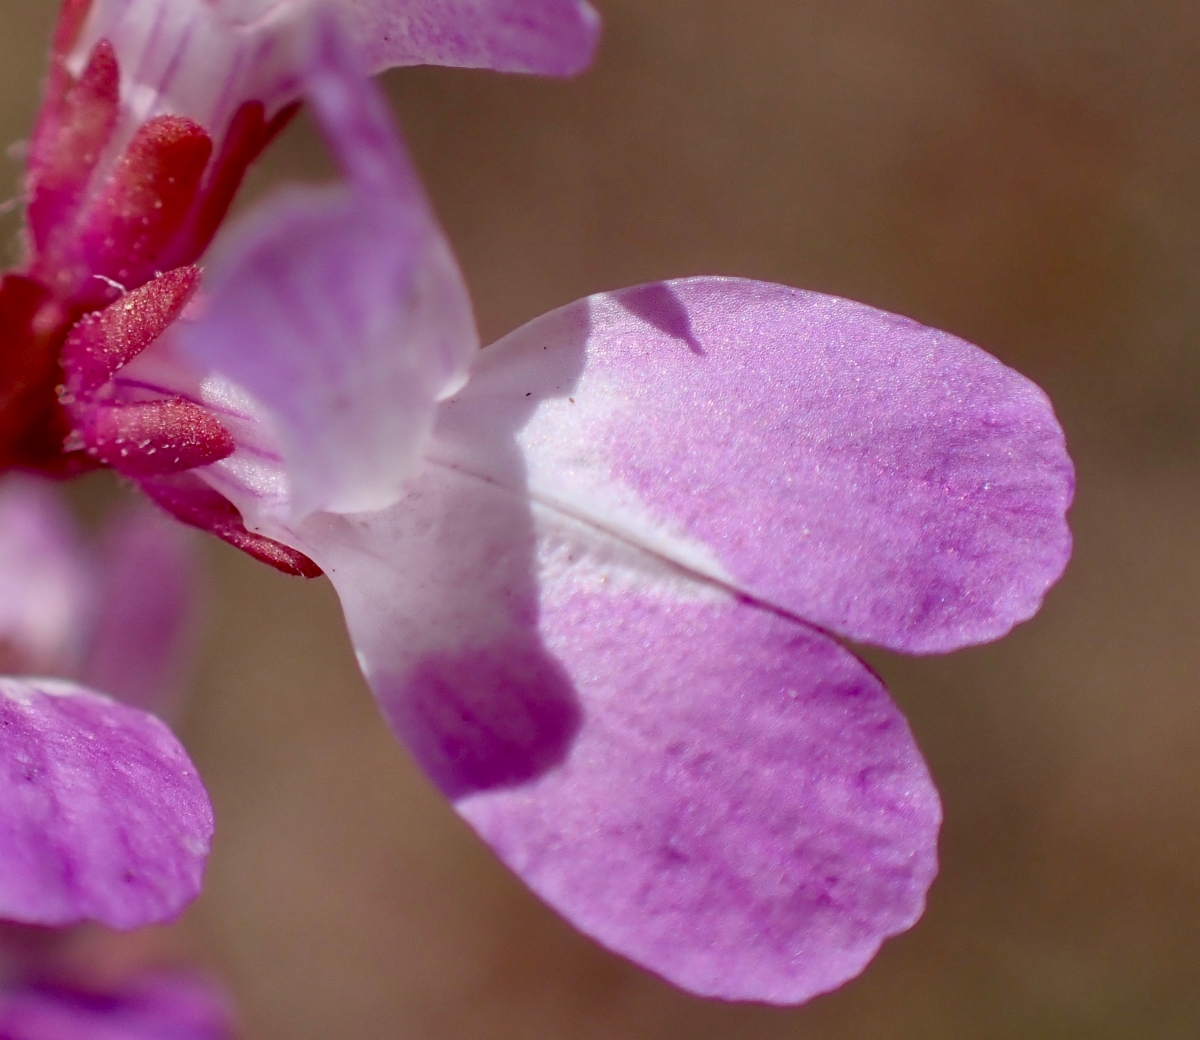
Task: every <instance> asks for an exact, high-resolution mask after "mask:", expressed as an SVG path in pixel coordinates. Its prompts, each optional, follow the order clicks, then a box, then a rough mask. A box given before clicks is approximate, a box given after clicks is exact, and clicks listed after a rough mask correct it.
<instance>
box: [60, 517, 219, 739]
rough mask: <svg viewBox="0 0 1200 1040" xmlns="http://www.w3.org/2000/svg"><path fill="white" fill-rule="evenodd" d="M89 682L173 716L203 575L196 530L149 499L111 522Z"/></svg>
mask: <svg viewBox="0 0 1200 1040" xmlns="http://www.w3.org/2000/svg"><path fill="white" fill-rule="evenodd" d="M105 543H106V544H105V553H104V571H103V578H102V583H101V597H100V600H101V603H102V605H103V609H101V610H100V611H99V614H98V617H97V618H96V624H95V626H94V628H93V632H92V639H91V644H90V646H89V648H88V654H87V657H86V659H85V662H84V666H83V668H82V670H81V673H80V674H81V677H82V680H83V682H84V683H85V685H87V686H90V687H92V688H93V689H97V690H103V691H104V692H105V693H106V694H109V695H110V696H112V697H116V698H117V699H118V700H121V701H124V702H125V703H126V704H132V705H133V706H134V707H137V708H141V709H142V710H143V711H150V712H154V713H155V714H156V715H158V716H160V717H162V718H166V719H171V718H173V717H174V715H175V708H176V706H177V700H178V695H179V686H180V680H181V679H182V673H183V671H184V669H185V666H186V664H187V659H188V657H189V651H190V650H191V649H192V638H191V637H192V634H193V633H192V623H193V621H194V614H195V604H194V602H193V596H194V587H195V583H196V581H197V578H198V575H197V574H196V565H195V559H194V554H193V542H192V539H191V535H190V532H189V531H187V530H186V529H185V528H183V527H181V526H180V525H179V524H176V523H172V522H170V521H169V520H167V518H166V517H164V516H163V515H162V514H161V513H159V511H158V510H156V509H153V508H151V507H150V506H148V505H146V504H144V503H137V504H133V505H130V506H128V507H127V508H125V509H123V510H121V511H120V512H119V513H117V514H116V515H114V516H113V517H112V518H111V519H110V520H109V523H108V532H107V537H106V539H105Z"/></svg>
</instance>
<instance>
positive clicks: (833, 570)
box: [438, 278, 1074, 653]
mask: <svg viewBox="0 0 1200 1040" xmlns="http://www.w3.org/2000/svg"><path fill="white" fill-rule="evenodd" d="M531 408H533V412H532V415H531V417H530V418H528V419H522V420H521V421H520V423H519V432H518V433H517V437H518V440H519V442H520V445H521V448H522V456H521V463H522V465H521V470H520V472H514V471H512V469H511V461H512V459H511V456H509V455H507V454H505V453H503V452H498V453H493V457H488V456H487V455H486V454H485V452H484V451H483V450H482V449H481V446H483V445H487V444H489V443H495V442H496V438H497V436H498V435H501V434H502V433H503V432H504V431H508V430H512V429H516V428H517V427H518V423H517V420H516V419H515V416H516V415H517V414H518V413H521V414H524V413H527V412H528V411H529V410H530V409H531ZM438 443H439V444H440V445H442V447H441V448H440V449H439V450H442V451H443V452H445V453H446V454H445V458H446V459H448V460H449V461H451V462H455V463H456V464H459V465H461V466H463V467H465V468H467V469H469V470H470V471H471V472H473V473H475V474H476V475H477V476H479V477H481V478H483V479H486V480H494V481H498V482H499V483H501V484H505V485H507V486H509V487H513V488H522V489H523V488H524V487H525V484H526V482H527V484H528V493H529V494H531V495H532V496H533V498H534V499H535V500H538V501H544V502H547V503H552V504H554V505H555V506H556V507H557V508H559V509H562V510H564V511H567V512H570V513H573V514H576V515H579V516H583V517H587V518H589V519H590V520H591V521H592V522H594V523H596V524H598V525H599V526H601V527H605V528H607V529H610V530H613V531H618V532H620V533H621V535H622V537H625V538H627V539H630V540H632V541H634V542H637V543H639V544H642V545H645V546H647V547H649V548H651V549H652V550H653V551H655V552H659V553H662V554H664V555H666V556H667V557H669V558H671V559H673V560H674V561H675V562H677V563H679V564H680V565H682V566H685V567H688V568H692V569H695V570H697V571H698V572H699V573H702V574H704V575H706V576H708V577H710V578H713V579H714V580H717V581H721V582H723V583H726V584H727V585H728V586H729V587H731V588H732V589H734V590H736V591H741V592H744V593H748V594H750V595H752V596H754V597H756V598H760V599H763V600H765V601H767V602H770V603H772V604H774V605H775V606H776V607H778V608H780V609H783V610H786V611H788V612H790V613H794V614H796V615H798V616H799V617H801V618H804V619H805V620H807V621H810V622H812V623H813V624H816V625H819V626H821V627H823V628H827V629H830V630H832V631H834V632H837V633H839V634H841V635H844V636H848V637H849V638H851V639H856V640H861V641H863V642H868V643H877V644H879V645H882V646H886V647H889V648H891V649H895V650H901V651H905V652H909V653H933V652H942V651H947V650H953V649H955V648H956V647H960V646H964V645H968V644H972V643H979V642H984V641H987V640H990V639H996V638H998V637H999V636H1001V635H1003V634H1004V633H1005V632H1007V631H1008V630H1009V629H1010V628H1011V627H1012V626H1013V625H1014V624H1015V623H1017V622H1019V621H1023V620H1025V619H1026V618H1028V617H1030V616H1032V615H1033V614H1034V613H1035V612H1036V611H1037V609H1038V607H1039V606H1040V605H1041V602H1042V598H1043V596H1044V595H1045V593H1046V590H1047V589H1048V588H1049V587H1050V586H1051V585H1052V584H1053V583H1054V582H1055V581H1056V580H1057V579H1058V577H1059V576H1060V574H1061V573H1062V570H1063V568H1064V566H1065V565H1066V562H1067V559H1068V557H1069V556H1070V549H1071V536H1070V531H1069V529H1068V528H1067V525H1066V519H1065V514H1066V510H1067V507H1068V506H1069V504H1070V501H1071V496H1072V492H1073V487H1074V478H1073V469H1072V466H1071V461H1070V459H1069V458H1068V456H1067V454H1066V449H1065V446H1064V442H1063V434H1062V430H1061V429H1060V428H1059V425H1058V423H1057V422H1056V421H1055V418H1054V413H1053V410H1052V409H1051V406H1050V402H1049V401H1048V400H1047V398H1046V395H1045V394H1044V393H1042V391H1041V390H1040V389H1038V387H1037V386H1035V385H1034V384H1033V383H1031V382H1030V381H1029V380H1027V379H1025V378H1024V377H1023V376H1021V375H1019V374H1018V373H1016V372H1014V371H1012V370H1011V369H1009V368H1006V367H1005V366H1004V365H1002V364H1001V363H1000V362H999V361H997V360H996V359H995V358H993V357H991V356H990V355H988V354H986V353H984V352H983V351H982V350H980V349H979V348H977V347H974V346H971V345H970V344H969V343H965V342H964V341H962V340H960V339H957V338H956V337H954V336H951V335H949V334H947V333H944V332H939V331H937V330H935V329H929V328H926V327H924V326H921V325H918V324H916V323H915V322H912V321H909V320H908V319H905V318H900V317H896V316H895V315H892V314H886V313H884V312H882V311H878V310H875V309H874V308H872V307H867V306H865V305H863V304H859V303H852V302H850V301H848V300H842V299H837V298H835V297H830V296H823V295H821V294H818V293H810V292H804V291H802V290H799V289H790V288H786V287H784V286H778V285H769V284H766V283H762V282H750V281H742V280H738V279H724V278H696V279H689V280H683V281H678V282H665V283H659V284H655V285H648V286H641V287H637V288H634V289H627V290H623V291H621V292H618V293H606V294H602V295H599V296H594V297H591V298H589V299H587V300H582V301H579V302H578V303H575V304H571V305H570V306H568V307H565V308H563V309H561V310H559V311H555V312H553V313H551V314H548V315H544V316H543V317H541V318H538V319H536V320H535V321H533V322H531V323H530V324H529V325H526V326H525V327H524V328H522V329H518V330H517V331H516V332H514V333H512V334H510V335H509V336H507V337H505V339H504V340H502V341H501V342H500V343H497V344H496V345H495V346H493V347H490V348H488V350H486V351H485V352H484V353H483V355H482V357H481V358H480V362H479V364H478V365H477V366H476V369H475V371H474V372H473V373H472V376H471V381H470V383H469V384H468V386H467V387H466V389H465V390H464V391H463V393H462V394H460V395H459V397H458V399H457V400H456V401H455V402H453V407H451V408H449V409H446V410H445V420H444V422H443V426H442V428H441V429H440V430H439V439H438ZM447 446H449V447H447ZM526 469H527V473H526Z"/></svg>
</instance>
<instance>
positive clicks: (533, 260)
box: [0, 0, 1200, 1040]
mask: <svg viewBox="0 0 1200 1040" xmlns="http://www.w3.org/2000/svg"><path fill="white" fill-rule="evenodd" d="M598 6H599V7H600V8H601V10H602V13H603V15H604V18H605V24H606V36H605V40H604V44H603V48H602V50H601V52H600V57H599V61H598V62H597V64H596V67H595V68H594V70H593V71H592V72H590V73H589V74H587V75H586V76H584V77H582V78H581V79H579V80H576V81H574V82H570V83H562V82H552V81H537V80H531V79H519V78H503V77H499V76H495V75H490V74H486V73H479V72H463V71H454V70H440V69H411V70H401V71H397V72H393V73H391V74H389V75H388V76H386V77H385V83H386V86H387V89H388V91H389V93H390V95H391V97H392V100H393V101H394V104H395V108H396V111H397V113H398V114H399V116H400V118H401V120H402V122H403V124H404V126H405V128H406V130H407V133H408V136H409V139H410V142H411V145H412V148H413V150H414V151H415V153H416V157H417V160H418V162H419V165H420V166H421V169H422V170H423V172H424V174H425V175H426V177H427V180H428V185H429V189H430V192H431V194H432V196H433V198H434V200H435V203H436V205H437V207H438V210H439V212H440V214H441V217H442V219H443V222H444V224H445V226H446V228H447V230H448V232H449V235H450V238H451V240H452V241H453V243H454V245H455V247H456V248H457V250H458V255H459V258H460V260H461V262H462V265H463V267H464V269H465V272H466V275H467V278H468V281H469V283H470V285H471V288H472V291H473V293H474V298H475V302H476V308H477V313H478V317H479V322H480V325H481V328H482V331H483V333H484V337H485V341H486V340H490V339H493V338H495V337H497V336H498V335H500V334H502V333H504V332H505V331H507V330H509V329H511V328H513V327H515V326H516V325H518V324H520V323H522V322H524V321H526V320H528V319H529V318H532V317H534V316H535V315H537V314H540V313H541V312H543V311H545V310H548V309H550V308H552V307H555V306H557V305H559V304H563V303H566V302H568V301H570V300H573V299H575V298H577V297H579V296H583V295H586V294H588V293H590V292H594V291H597V290H602V289H611V288H617V287H620V286H623V285H629V284H633V283H636V282H640V281H646V280H650V279H658V278H665V277H671V276H678V275H688V274H698V273H722V274H733V275H744V276H749V277H755V278H763V279H770V280H773V281H778V282H785V283H788V284H792V285H798V286H803V287H806V288H811V289H819V290H823V291H825V292H830V293H836V294H839V295H843V296H848V297H852V298H854V299H858V300H863V301H866V302H869V303H871V304H874V305H876V306H879V307H883V308H886V309H889V310H893V311H898V312H900V313H902V314H907V315H909V316H911V317H914V318H917V319H919V320H920V321H923V322H926V323H928V324H931V325H935V326H939V327H941V328H945V329H948V330H950V331H953V332H955V333H957V334H959V335H961V336H964V337H966V338H968V339H970V340H972V341H974V342H977V343H979V344H981V345H983V346H984V347H986V348H987V349H988V350H990V351H991V352H993V353H994V354H996V355H998V356H999V357H1000V358H1001V359H1003V360H1004V361H1006V362H1007V363H1008V364H1010V365H1013V366H1015V367H1017V368H1019V369H1020V370H1021V371H1023V372H1025V373H1026V374H1028V375H1029V376H1031V377H1032V378H1034V379H1036V380H1037V381H1038V382H1040V383H1041V384H1042V385H1043V386H1044V387H1045V388H1046V389H1047V390H1048V391H1049V392H1050V394H1051V396H1052V397H1053V398H1054V400H1055V402H1056V405H1057V407H1058V410H1059V414H1060V417H1061V419H1062V421H1063V424H1064V426H1065V427H1066V430H1067V435H1068V439H1069V443H1070V446H1071V448H1072V451H1073V454H1074V456H1075V459H1076V461H1077V463H1078V467H1079V496H1078V500H1077V505H1076V507H1075V509H1074V512H1073V521H1074V527H1075V531H1076V535H1077V549H1076V554H1075V558H1074V562H1073V563H1072V564H1071V567H1070V569H1069V570H1068V572H1067V576H1066V578H1065V580H1064V581H1063V582H1062V584H1061V585H1060V586H1059V587H1058V588H1057V589H1056V590H1055V591H1054V592H1053V593H1052V594H1051V595H1050V597H1049V600H1048V601H1047V604H1046V607H1045V609H1044V610H1043V611H1042V613H1041V614H1040V615H1039V616H1038V617H1037V618H1036V619H1035V620H1034V621H1032V622H1031V623H1029V624H1027V625H1025V626H1023V627H1022V628H1020V629H1019V630H1017V631H1016V632H1015V633H1014V634H1013V635H1012V636H1011V637H1010V638H1008V639H1006V640H1004V641H1003V642H1002V643H999V644H997V645H995V646H991V647H985V648H980V649H975V650H969V651H965V652H960V653H957V654H954V655H953V656H951V657H946V658H928V659H920V660H909V659H903V658H899V657H893V656H889V655H885V654H881V653H870V654H868V655H867V656H869V658H870V660H871V662H872V664H874V665H875V667H876V668H877V669H878V670H879V671H880V672H881V673H882V674H883V676H884V677H885V679H886V680H887V682H888V685H889V686H890V687H891V689H892V691H893V694H894V695H895V697H896V699H897V701H898V702H899V703H900V705H901V706H902V707H903V709H904V710H905V712H906V713H907V715H908V717H909V720H910V722H911V724H912V727H913V729H914V731H915V733H916V735H917V738H918V740H919V742H920V744H921V746H922V748H923V749H924V752H925V754H926V756H927V758H928V760H929V763H930V767H931V769H932V771H933V774H934V776H935V778H936V780H937V782H938V784H939V787H940V788H941V791H942V794H943V797H944V799H945V806H946V815H947V822H946V826H945V830H944V832H943V839H942V846H941V848H942V859H943V869H942V874H941V877H940V879H939V880H938V882H937V884H936V885H935V886H934V888H933V891H932V893H931V902H930V907H929V911H928V913H927V914H926V916H925V917H924V919H923V920H922V921H921V923H920V924H919V925H918V926H917V927H916V928H915V929H914V930H913V931H912V932H911V933H909V934H907V935H905V936H902V937H900V938H897V939H894V940H892V941H890V942H888V943H887V944H886V945H885V947H884V949H883V951H882V953H881V954H880V956H879V957H878V958H877V960H876V961H875V962H874V963H873V964H872V965H871V967H870V968H868V970H867V971H866V973H865V974H864V975H863V976H862V977H861V978H860V979H858V980H857V981H855V982H853V983H851V984H849V985H847V986H845V987H844V988H843V989H841V990H839V991H838V992H836V993H833V994H830V995H828V996H825V997H821V998H819V999H817V1000H815V1001H813V1002H812V1003H811V1004H809V1005H808V1006H806V1007H802V1008H798V1009H793V1010H777V1009H767V1008H761V1007H753V1006H737V1005H725V1004H718V1003H712V1002H706V1001H701V1000H697V999H694V998H690V997H688V996H685V995H683V994H681V993H679V992H677V991H675V990H673V989H672V988H670V987H669V986H667V985H666V984H664V983H662V982H660V981H658V980H656V979H655V978H653V977H651V976H649V975H646V974H645V973H642V972H640V971H639V970H637V969H636V968H633V967H632V966H630V965H629V964H627V963H625V962H623V961H622V960H620V959H619V958H617V957H614V956H612V955H609V954H607V953H605V952H604V951H602V950H600V949H598V948H597V947H595V946H594V945H593V944H591V943H590V942H589V941H588V940H586V939H584V938H582V937H581V936H579V935H578V934H576V933H575V932H573V931H572V930H571V929H570V928H569V927H567V926H566V925H565V924H563V923H562V922H560V921H559V920H558V919H557V918H556V917H555V916H554V915H553V914H552V913H550V912H549V911H548V910H546V909H545V908H543V907H542V906H541V905H540V904H539V903H538V902H537V901H536V900H535V899H534V898H533V897H532V896H530V895H528V894H527V893H526V892H525V891H524V890H523V888H522V887H521V886H520V885H519V884H518V883H517V882H515V881H514V880H513V879H512V878H510V877H509V876H508V875H507V874H506V873H505V871H504V870H502V869H501V868H500V867H499V866H498V865H497V864H496V863H495V862H494V861H493V860H492V858H491V856H490V854H489V853H488V852H487V851H486V850H485V849H484V848H483V847H482V846H481V845H480V844H479V843H478V842H477V841H476V840H475V839H474V838H473V837H472V835H471V834H470V833H469V832H468V831H467V830H466V828H465V827H464V826H463V825H462V824H460V823H459V822H458V820H457V818H456V817H455V816H454V814H453V813H452V811H451V810H450V809H449V807H448V806H447V805H446V804H445V803H444V802H443V801H442V800H441V799H440V798H439V797H438V796H437V795H435V794H434V793H433V791H432V790H431V789H430V788H429V787H428V786H427V784H426V783H425V782H424V780H423V779H422V778H421V777H420V776H419V775H418V774H417V772H416V770H415V769H414V767H413V766H412V765H411V764H410V763H409V761H408V760H407V758H406V757H405V755H404V753H403V752H402V751H401V749H400V748H399V747H398V746H397V745H396V744H395V743H394V742H393V741H392V739H391V738H390V736H389V734H388V733H387V731H386V730H385V728H384V725H383V723H382V722H381V720H380V718H379V717H378V715H377V713H376V711H375V708H374V705H373V703H372V701H371V699H370V696H369V694H368V692H367V690H366V688H365V686H364V684H363V682H362V680H361V679H360V677H359V675H358V673H357V670H356V668H355V665H354V660H353V655H352V652H351V649H350V646H349V642H348V640H347V638H346V636H345V633H344V631H343V628H342V624H341V619H340V616H339V612H338V607H337V603H336V601H335V598H334V595H333V592H332V590H331V588H330V587H329V585H328V584H327V583H326V582H325V581H323V580H321V581H317V582H312V583H307V584H306V583H303V582H300V581H296V580H289V579H286V578H283V577H282V576H280V575H278V574H276V573H274V572H272V571H270V570H268V569H267V568H264V567H261V566H260V565H257V564H255V563H253V562H252V561H251V560H249V559H248V558H246V557H243V556H241V555H239V554H238V553H236V552H234V551H233V550H228V549H226V548H225V547H223V546H221V545H218V544H216V543H215V542H206V544H205V547H204V551H205V553H206V555H207V557H208V560H209V562H210V564H211V573H212V590H211V592H212V595H211V610H210V620H209V625H208V630H207V634H206V638H205V642H204V648H205V649H204V657H203V661H202V664H201V667H200V670H199V675H198V681H197V689H196V696H195V700H194V702H193V705H192V708H191V710H190V712H189V714H188V716H187V719H186V722H185V726H184V737H185V740H186V742H187V744H188V746H189V748H190V749H191V750H192V752H193V754H194V756H195V758H196V760H197V763H198V765H199V766H200V769H201V772H202V773H203V774H204V776H205V779H206V781H207V782H208V785H209V788H210V791H211V793H212V795H213V799H214V802H215V804H216V810H217V819H218V836H217V842H216V847H215V851H214V854H213V857H212V860H211V864H210V870H209V882H208V889H207V892H206V894H205V895H204V897H203V898H202V899H201V901H200V902H199V904H198V905H197V906H196V907H195V908H194V910H193V911H191V912H190V913H189V915H188V917H187V918H186V920H185V921H184V922H183V924H182V925H181V926H179V927H178V928H177V929H176V930H175V932H174V933H172V935H170V936H162V937H160V938H161V939H162V941H164V942H170V943H178V944H181V945H182V946H184V947H186V948H188V949H190V950H191V951H193V952H194V954H195V955H196V956H197V957H199V958H201V959H203V961H204V962H206V963H208V964H210V965H212V966H213V967H214V968H216V969H218V970H219V971H221V972H222V973H223V974H224V975H225V976H226V977H227V978H228V979H229V981H230V982H231V984H232V985H233V987H234V989H235V991H236V992H237V995H238V998H239V1000H240V1002H241V1006H242V1009H243V1012H244V1017H245V1021H246V1027H247V1030H246V1033H247V1038H248V1040H285V1038H286V1040H332V1038H337V1040H475V1038H487V1040H510V1038H511V1040H592V1038H595V1040H601V1038H604V1040H626V1038H628V1040H651V1038H654V1040H766V1038H781V1040H782V1038H792V1037H795V1038H802V1037H803V1038H809V1040H826V1038H828V1040H835V1038H836V1040H941V1038H947V1040H951V1038H952V1040H965V1038H982V1040H1039V1038H1046V1040H1051V1038H1052V1040H1107V1038H1114V1040H1115V1038H1122V1040H1127V1038H1133V1037H1136V1038H1139V1040H1185V1038H1195V1037H1197V1036H1200V986H1198V985H1197V980H1198V979H1200V688H1198V686H1200V683H1198V680H1197V675H1198V665H1200V639H1197V637H1196V630H1197V624H1198V621H1200V480H1198V477H1200V132H1198V131H1200V8H1197V7H1196V6H1195V5H1192V4H1187V3H1183V2H1180V0H1006V2H999V0H907V2H905V3H895V2H894V0H599V2H598ZM54 13H55V5H54V4H53V3H52V0H4V2H3V4H0V142H4V143H7V142H10V141H17V140H19V139H20V138H22V137H23V136H24V135H25V134H26V133H27V128H28V126H29V123H30V120H31V118H32V115H33V112H34V110H35V106H36V102H37V93H38V84H39V79H40V76H41V74H42V71H43V62H44V49H45V41H46V40H47V39H48V34H49V31H50V26H51V24H52V21H53V17H54ZM328 172H329V166H328V163H327V161H326V160H325V158H324V156H323V152H322V150H321V146H320V144H319V141H318V140H317V138H316V136H315V134H314V133H313V130H312V128H311V126H310V124H308V123H307V122H306V121H305V120H303V119H301V120H300V121H299V122H298V123H297V124H296V125H295V126H294V127H293V128H292V129H291V130H289V132H288V134H287V135H286V137H285V138H284V139H283V140H282V141H281V142H280V143H279V144H278V145H277V146H276V147H275V148H274V150H273V151H272V152H271V153H270V155H269V158H268V159H267V160H266V161H265V162H264V163H263V165H262V166H261V167H260V168H259V169H258V170H257V171H256V172H255V174H254V176H253V178H252V183H251V184H250V185H249V191H248V192H247V193H246V196H245V198H246V199H251V198H253V197H255V196H257V195H261V194H262V193H263V192H265V191H267V190H269V187H270V185H271V184H272V183H274V182H275V181H277V180H279V179H280V178H281V177H283V176H285V175H286V176H295V175H297V174H299V175H303V176H306V177H315V178H319V177H322V176H326V175H327V174H328ZM18 176H19V166H18V164H17V163H10V164H9V166H8V169H7V170H6V171H5V174H4V181H5V185H4V191H3V194H2V195H0V197H8V195H11V194H15V186H16V182H17V177H18ZM2 219H3V224H2V225H0V230H2V232H3V236H4V242H5V244H6V245H7V244H8V243H10V242H11V241H12V238H13V235H14V234H15V231H16V228H17V226H18V223H17V222H18V219H19V216H18V215H17V214H15V213H14V214H10V215H9V216H6V217H4V218H2ZM101 483H103V482H101ZM76 493H77V495H78V497H79V499H80V501H81V502H82V503H83V504H84V505H85V506H86V504H87V502H88V500H89V499H92V498H95V497H97V496H100V497H103V496H105V495H107V494H109V493H110V492H109V491H108V489H107V488H106V487H101V486H97V484H96V482H95V481H92V482H91V484H90V485H88V486H85V487H83V488H82V490H79V491H77V492H76Z"/></svg>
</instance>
